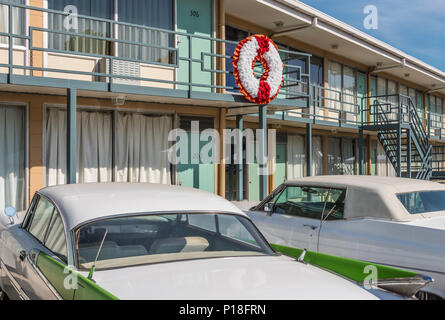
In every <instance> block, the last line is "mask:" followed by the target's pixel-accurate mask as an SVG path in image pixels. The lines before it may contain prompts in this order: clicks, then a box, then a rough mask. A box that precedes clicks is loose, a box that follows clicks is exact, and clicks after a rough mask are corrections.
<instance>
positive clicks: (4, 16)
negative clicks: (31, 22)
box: [0, 0, 26, 46]
mask: <svg viewBox="0 0 445 320" xmlns="http://www.w3.org/2000/svg"><path fill="white" fill-rule="evenodd" d="M9 2H12V3H13V4H26V1H25V0H9ZM25 25H26V24H25V10H24V9H22V8H15V7H13V9H12V33H13V34H18V35H25V34H26V31H25ZM0 32H5V33H8V32H9V7H8V6H6V5H0ZM13 41H14V44H15V45H20V46H24V45H25V40H24V39H19V38H14V40H13ZM0 43H4V44H8V37H2V36H0Z"/></svg>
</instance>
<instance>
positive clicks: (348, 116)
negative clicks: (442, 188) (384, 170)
mask: <svg viewBox="0 0 445 320" xmlns="http://www.w3.org/2000/svg"><path fill="white" fill-rule="evenodd" d="M0 6H1V7H2V8H3V9H5V8H6V10H7V12H8V24H7V25H8V29H7V30H1V29H0V41H1V40H5V41H6V42H7V43H6V46H3V47H2V46H0V54H1V52H5V53H6V54H7V55H8V59H7V61H8V62H7V63H0V82H2V81H3V82H7V83H14V84H20V81H18V79H19V76H20V75H19V74H23V75H24V76H27V77H29V79H26V80H23V81H22V83H25V84H27V85H29V84H35V85H39V86H48V87H52V86H55V85H60V86H62V87H63V86H72V85H81V86H82V88H83V89H85V88H86V89H90V88H91V89H92V90H97V91H102V90H107V91H112V92H123V93H125V92H126V90H128V92H130V93H136V94H137V93H140V94H151V95H157V94H159V95H161V96H170V95H176V96H179V97H182V98H194V97H201V98H203V99H208V100H217V101H227V102H237V103H239V102H246V101H245V100H243V98H242V96H241V94H240V93H239V92H238V90H237V88H236V85H235V81H234V78H233V67H232V61H233V58H232V51H233V49H234V48H235V47H236V45H237V44H238V42H236V41H230V40H223V39H219V38H214V37H210V36H205V35H199V34H192V33H187V32H180V31H173V30H166V29H160V28H154V27H147V26H142V25H138V24H132V23H127V22H122V21H116V20H111V19H104V18H97V17H91V16H85V15H77V19H79V20H80V21H82V23H83V26H84V28H83V29H82V28H78V29H77V30H72V29H70V30H67V29H66V28H65V26H64V19H66V18H69V17H70V16H69V14H68V13H66V12H62V11H57V10H52V9H45V8H39V7H33V6H28V5H24V4H18V3H11V2H8V1H5V0H3V1H2V0H0ZM17 10H20V11H21V12H22V14H23V17H27V16H28V17H29V16H30V15H31V14H34V15H35V14H40V15H44V16H46V19H45V20H46V21H48V22H47V25H48V26H47V27H42V26H32V25H30V26H28V27H27V28H19V29H20V30H24V32H23V33H15V32H14V25H16V24H17V21H16V20H15V19H17V16H18V15H17V12H16V11H17ZM23 22H25V21H24V20H23ZM88 26H89V27H88ZM138 37H139V38H138ZM42 39H46V40H45V41H42ZM17 40H20V42H21V43H23V44H24V46H25V47H26V49H27V50H28V51H29V52H31V55H32V54H33V53H35V52H42V53H44V54H45V55H54V56H60V55H62V56H66V57H67V58H72V59H76V58H81V59H90V60H91V61H92V65H93V66H91V65H90V66H89V67H86V68H80V67H79V66H78V65H69V64H65V65H63V67H53V66H51V64H46V65H45V64H41V65H40V64H38V63H37V64H36V63H35V64H33V65H29V64H27V63H21V62H18V61H15V53H16V50H17V46H16V45H15V44H16V42H17ZM8 44H14V45H8ZM22 47H23V46H22ZM224 47H225V48H226V49H225V50H224V52H223V53H221V52H222V51H223V50H221V49H222V48H224ZM1 50H3V51H1ZM279 53H280V55H281V57H282V60H283V62H284V81H283V84H282V88H281V90H280V94H279V95H278V97H277V99H276V100H275V101H274V102H273V105H276V106H282V107H283V108H281V109H278V110H281V111H278V112H277V113H276V114H277V115H276V116H277V117H282V119H293V118H298V119H304V121H313V122H317V121H318V122H321V123H326V124H331V125H338V126H352V127H359V126H361V125H364V124H365V123H366V122H367V121H368V118H370V119H371V121H372V119H373V118H375V115H376V110H375V104H374V103H372V101H371V103H370V106H369V107H368V106H367V105H368V103H366V104H364V102H367V99H369V98H366V99H364V98H361V97H358V96H357V95H356V94H351V93H350V92H348V91H345V90H335V89H332V88H326V87H324V86H322V85H319V84H313V83H311V76H310V66H311V54H308V53H303V52H297V51H291V50H279ZM47 60H48V59H47ZM42 61H43V59H42ZM145 67H147V68H148V70H149V71H145V72H142V71H141V70H142V69H141V68H145ZM88 68H89V69H88ZM156 68H159V69H156ZM2 69H3V70H4V69H6V73H5V72H2ZM123 69H125V70H123ZM133 69H135V70H136V71H135V72H133V73H132V72H126V71H128V70H133ZM161 69H162V70H163V71H165V70H167V73H168V75H169V76H167V77H166V76H160V75H159V72H161V71H159V70H161ZM138 70H139V73H138ZM144 70H145V69H144ZM254 70H255V73H256V74H257V75H259V74H261V72H262V68H261V66H260V63H257V64H256V65H255V68H254ZM158 71H159V72H158ZM224 78H225V79H224ZM59 79H64V80H66V81H65V82H63V81H58V80H59ZM79 79H81V80H79ZM47 80H48V81H47ZM79 81H82V82H83V84H79ZM129 86H131V87H132V88H128V87H129ZM118 87H119V88H118ZM147 88H149V89H150V90H147ZM165 89H169V90H167V91H166V90H165ZM374 98H375V99H379V100H380V99H386V104H385V108H386V110H387V111H386V112H387V113H388V117H389V118H390V119H391V120H394V121H399V118H400V117H401V120H402V121H405V120H406V121H409V113H408V112H407V111H408V109H407V108H406V106H404V105H406V103H405V104H404V103H401V101H402V100H404V99H407V98H409V97H406V96H403V95H392V96H391V95H390V96H381V97H374ZM409 101H410V100H409ZM411 103H412V101H411ZM246 104H247V105H248V102H246ZM444 120H445V119H444V116H442V115H438V116H437V115H435V114H430V113H426V114H424V118H423V119H421V123H422V122H423V123H424V125H425V126H427V128H428V129H427V135H428V136H429V137H440V138H442V136H443V138H445V131H444V129H445V126H444Z"/></svg>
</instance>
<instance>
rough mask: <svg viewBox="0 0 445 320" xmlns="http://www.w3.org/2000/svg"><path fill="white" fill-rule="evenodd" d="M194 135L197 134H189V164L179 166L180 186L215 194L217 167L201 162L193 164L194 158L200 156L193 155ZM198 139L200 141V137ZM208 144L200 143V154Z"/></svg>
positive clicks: (178, 177) (178, 178)
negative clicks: (192, 139)
mask: <svg viewBox="0 0 445 320" xmlns="http://www.w3.org/2000/svg"><path fill="white" fill-rule="evenodd" d="M194 135H195V133H194V134H192V133H188V146H189V150H188V153H189V158H188V164H182V163H180V164H178V166H177V180H178V184H180V185H182V186H184V187H191V188H196V189H201V190H205V191H209V192H212V193H215V165H214V164H203V163H202V162H201V161H200V163H199V164H192V158H193V159H198V158H199V154H192V153H191V145H192V144H191V138H192V136H194ZM196 135H197V134H196ZM196 138H197V139H199V135H198V136H197V137H196ZM207 143H208V142H205V141H200V142H199V152H201V150H202V148H203V147H204V146H205V145H206V144H207ZM179 155H180V154H179ZM210 156H211V155H210Z"/></svg>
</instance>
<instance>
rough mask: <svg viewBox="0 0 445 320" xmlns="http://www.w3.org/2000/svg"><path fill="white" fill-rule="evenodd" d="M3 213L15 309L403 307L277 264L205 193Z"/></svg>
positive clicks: (242, 218)
mask: <svg viewBox="0 0 445 320" xmlns="http://www.w3.org/2000/svg"><path fill="white" fill-rule="evenodd" d="M6 213H7V214H8V216H6V215H2V217H1V218H0V219H1V224H0V265H1V269H0V274H1V281H0V287H1V290H2V296H3V297H5V296H6V295H7V296H9V298H10V299H19V298H21V299H155V300H158V299H160V300H171V299H173V300H176V299H187V300H201V299H205V300H209V299H210V300H219V299H224V300H234V299H235V300H239V299H242V300H251V299H252V300H266V299H378V298H380V299H391V298H400V297H399V296H395V295H393V294H391V293H389V292H387V291H383V290H380V289H375V288H374V289H370V290H365V289H364V288H363V287H362V286H360V285H359V284H357V283H356V282H353V281H349V280H347V279H345V278H344V277H341V276H339V275H336V274H334V273H332V272H330V271H326V270H322V269H321V268H319V267H316V266H313V265H310V264H307V263H306V262H305V261H304V259H303V258H301V259H299V260H296V259H295V258H290V257H288V256H283V255H280V254H277V253H276V252H275V251H274V250H273V249H272V248H271V247H270V246H269V244H268V243H267V242H266V241H265V239H264V238H263V236H262V235H261V233H260V232H259V231H258V230H257V229H256V227H255V226H254V224H253V223H252V222H251V221H250V219H249V218H248V217H247V216H246V215H245V214H244V213H243V212H242V211H240V210H239V209H238V208H236V207H235V206H234V205H233V204H231V203H230V202H228V201H226V200H224V199H222V198H220V197H217V196H215V195H213V194H210V193H207V192H204V191H199V190H194V189H188V188H180V187H173V186H163V185H151V184H116V183H111V184H85V185H66V186H58V187H50V188H46V189H43V190H41V191H39V192H37V193H36V195H35V197H34V199H33V201H32V204H31V205H30V207H29V209H28V211H27V212H26V213H18V214H16V215H14V213H13V211H11V210H10V209H9V210H7V211H6ZM425 283H427V282H425Z"/></svg>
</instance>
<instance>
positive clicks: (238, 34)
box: [226, 26, 249, 91]
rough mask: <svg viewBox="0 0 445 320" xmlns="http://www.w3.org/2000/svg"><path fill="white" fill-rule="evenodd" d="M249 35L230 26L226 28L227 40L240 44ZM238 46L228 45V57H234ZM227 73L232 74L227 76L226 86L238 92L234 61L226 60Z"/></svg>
mask: <svg viewBox="0 0 445 320" xmlns="http://www.w3.org/2000/svg"><path fill="white" fill-rule="evenodd" d="M248 36H249V33H248V32H246V31H243V30H239V29H237V28H233V27H230V26H226V40H230V41H235V42H239V41H241V40H243V39H244V38H247V37H248ZM236 46H237V44H236V43H226V56H229V57H232V56H233V53H234V52H235V49H236ZM226 71H228V72H230V73H229V74H227V75H226V86H227V87H233V88H234V89H230V90H229V91H238V89H237V85H236V81H235V77H234V75H233V74H232V72H233V65H232V59H226Z"/></svg>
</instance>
